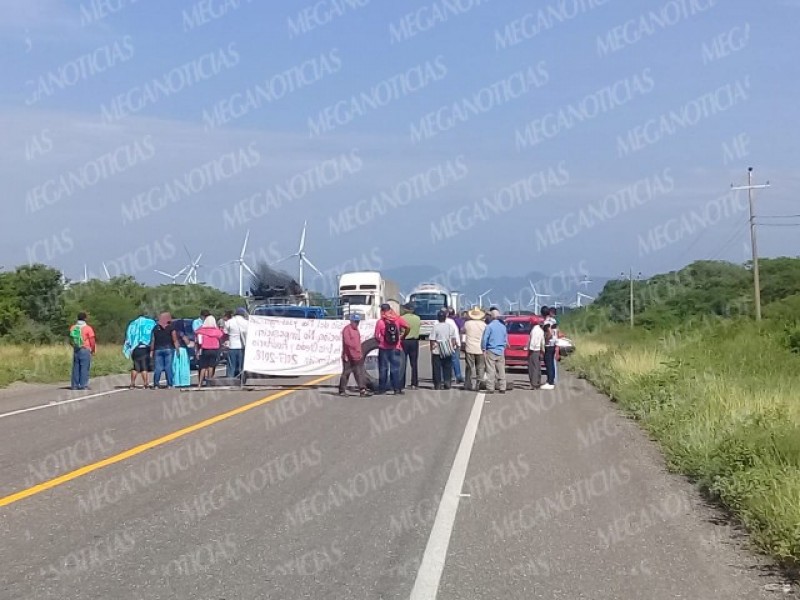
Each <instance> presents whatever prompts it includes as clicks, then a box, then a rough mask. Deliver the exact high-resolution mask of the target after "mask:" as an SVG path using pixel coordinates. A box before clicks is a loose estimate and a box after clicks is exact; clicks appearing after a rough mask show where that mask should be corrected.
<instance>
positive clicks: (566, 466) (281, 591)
mask: <svg viewBox="0 0 800 600" xmlns="http://www.w3.org/2000/svg"><path fill="white" fill-rule="evenodd" d="M512 377H513V378H515V379H517V380H519V381H521V380H522V377H521V376H519V375H518V376H512ZM110 381H113V380H110ZM309 381H310V380H286V381H283V380H273V381H271V382H270V384H271V387H272V389H260V390H250V391H231V390H224V391H200V390H195V391H191V392H178V391H144V390H138V391H128V390H120V391H114V393H112V394H107V395H103V396H96V397H94V398H90V399H88V400H83V401H77V402H71V403H67V404H59V405H53V406H49V407H48V408H36V409H35V410H29V411H28V412H16V413H15V414H11V415H9V416H3V414H8V412H9V411H12V410H13V411H19V410H25V409H26V408H34V407H37V406H43V405H46V404H47V403H48V401H52V400H59V401H63V400H67V399H68V398H67V397H66V396H64V394H65V392H63V391H60V390H57V389H56V388H52V387H51V388H47V387H41V388H36V389H35V390H34V391H33V392H31V393H28V394H27V395H26V394H24V393H22V394H21V393H17V394H16V395H14V396H13V398H12V400H10V401H9V402H8V403H7V404H5V405H4V404H0V456H1V458H0V469H1V471H0V472H2V476H0V536H1V537H2V545H0V597H2V598H4V599H29V598H36V599H40V598H59V599H72V598H75V599H77V598H81V599H87V598H97V599H101V598H102V599H104V600H105V599H109V598H115V599H127V598H131V599H134V598H135V599H145V598H147V599H158V598H192V599H195V598H196V599H208V600H222V599H224V600H233V599H251V598H271V599H272V598H274V599H294V598H320V599H336V598H343V599H390V598H392V599H394V598H403V599H407V598H414V599H423V598H440V599H442V600H445V599H446V600H455V599H483V598H486V599H517V598H520V599H522V598H524V599H533V598H550V599H560V598H564V599H578V598H581V599H584V598H585V599H593V600H601V599H602V600H605V599H624V600H634V599H637V600H638V599H640V598H649V599H653V600H662V599H667V598H683V599H686V598H689V599H696V600H704V599H709V600H710V599H712V598H714V599H716V598H728V599H739V598H741V599H744V598H747V599H753V598H770V597H775V594H774V593H769V592H765V591H764V586H765V585H768V584H774V583H775V582H777V581H779V579H778V578H777V577H776V576H775V575H774V574H772V573H771V570H770V569H769V568H768V566H766V565H765V564H764V563H763V561H761V560H759V559H757V558H755V557H753V556H752V555H751V554H750V553H748V552H747V551H746V550H745V549H743V548H742V547H741V546H742V541H741V540H740V539H739V536H737V534H736V532H733V531H731V530H730V529H729V528H728V527H726V526H724V525H717V524H714V520H715V519H716V518H717V517H718V515H717V514H716V512H715V511H713V510H712V509H710V508H708V507H706V506H705V505H704V504H703V503H702V502H701V501H700V500H699V499H698V497H697V495H696V494H695V493H694V492H693V491H692V488H691V486H690V485H688V484H687V483H685V482H684V481H683V480H682V479H680V478H678V477H676V476H672V475H669V474H667V473H666V472H665V470H664V467H663V463H662V460H661V458H660V457H659V454H658V452H657V451H656V449H655V447H654V446H653V444H652V443H651V442H650V441H648V440H647V439H646V436H644V435H643V434H642V433H641V432H640V431H639V429H638V428H637V427H636V426H635V425H634V424H632V423H630V422H629V421H627V420H625V419H624V418H623V417H621V416H620V415H619V414H618V413H617V412H616V410H615V408H614V407H613V405H612V404H611V403H610V402H609V401H608V400H607V399H606V398H604V397H602V396H601V395H599V394H597V393H596V392H595V391H593V390H592V389H591V388H590V387H589V386H588V385H586V384H585V383H584V382H582V381H578V380H575V379H574V378H572V377H570V376H569V375H566V374H564V375H563V377H562V381H561V382H560V386H559V389H558V390H557V391H555V392H545V391H539V392H535V393H534V392H531V391H529V390H526V389H521V388H522V386H517V387H518V389H515V390H514V391H512V392H510V393H508V394H505V395H499V394H495V395H491V396H486V397H485V398H484V396H483V395H482V394H481V395H476V394H474V393H468V392H463V391H449V392H434V391H433V390H430V389H423V390H419V391H416V392H410V391H409V392H408V393H407V394H406V395H405V396H403V397H393V396H385V397H374V398H366V399H362V398H359V397H357V396H351V397H348V398H340V397H338V396H337V395H336V394H335V389H333V387H331V386H332V384H333V383H334V382H333V380H330V379H329V380H325V381H317V382H316V383H315V384H314V385H313V386H312V387H308V388H302V389H298V390H296V391H292V390H291V389H290V387H289V386H292V385H298V384H305V383H309ZM428 385H429V384H428ZM94 387H95V390H94V391H93V393H103V390H100V391H99V392H98V389H99V388H98V385H95V386H94ZM0 402H2V398H0Z"/></svg>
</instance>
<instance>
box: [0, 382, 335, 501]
mask: <svg viewBox="0 0 800 600" xmlns="http://www.w3.org/2000/svg"><path fill="white" fill-rule="evenodd" d="M331 377H333V375H323V376H322V377H318V378H316V379H312V380H311V381H309V382H308V383H305V384H303V385H300V386H297V387H293V388H289V389H287V390H283V391H280V392H278V393H277V394H272V395H271V396H266V397H264V398H261V399H260V400H255V401H253V402H251V403H249V404H244V405H242V406H239V407H237V408H234V409H232V410H229V411H228V412H224V413H222V414H219V415H216V416H214V417H210V418H208V419H205V420H204V421H200V422H199V423H195V424H194V425H189V426H188V427H184V428H183V429H178V430H177V431H173V432H172V433H168V434H166V435H164V436H161V437H160V438H156V439H154V440H150V441H149V442H145V443H144V444H139V445H138V446H134V447H133V448H129V449H128V450H125V451H123V452H120V453H119V454H115V455H113V456H109V457H108V458H104V459H103V460H99V461H97V462H94V463H91V464H89V465H84V466H83V467H81V468H79V469H75V470H74V471H70V472H69V473H64V474H63V475H60V476H58V477H55V478H54V479H50V480H48V481H43V482H42V483H39V484H37V485H34V486H32V487H29V488H27V489H24V490H21V491H19V492H16V493H14V494H11V495H10V496H5V497H4V498H0V507H2V506H8V505H9V504H13V503H14V502H18V501H20V500H24V499H25V498H30V497H31V496H35V495H36V494H41V493H42V492H44V491H47V490H49V489H51V488H54V487H56V486H59V485H62V484H64V483H67V482H69V481H72V480H73V479H77V478H78V477H83V476H84V475H88V474H89V473H92V472H94V471H97V470H98V469H102V468H103V467H108V466H110V465H113V464H116V463H118V462H122V461H123V460H126V459H128V458H131V457H133V456H136V455H137V454H141V453H142V452H146V451H147V450H151V449H152V448H157V447H158V446H162V445H164V444H166V443H168V442H171V441H173V440H177V439H178V438H181V437H183V436H185V435H188V434H190V433H193V432H195V431H198V430H200V429H204V428H206V427H210V426H211V425H214V424H215V423H219V422H220V421H224V420H225V419H230V418H231V417H235V416H236V415H240V414H242V413H243V412H247V411H248V410H252V409H254V408H257V407H259V406H262V405H264V404H266V403H267V402H272V401H273V400H277V399H278V398H282V397H284V396H288V395H289V394H291V393H292V392H297V391H300V390H302V389H303V388H304V387H308V386H312V385H316V384H317V383H321V382H323V381H325V380H326V379H330V378H331Z"/></svg>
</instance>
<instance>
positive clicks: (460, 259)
mask: <svg viewBox="0 0 800 600" xmlns="http://www.w3.org/2000/svg"><path fill="white" fill-rule="evenodd" d="M0 10H2V12H3V18H2V22H0V52H1V53H2V56H3V57H4V60H3V61H2V64H3V70H2V78H0V123H1V124H2V131H3V136H2V139H0V158H2V160H1V161H0V175H1V176H2V180H3V181H4V186H3V193H4V199H3V206H4V207H5V209H6V218H5V219H3V224H2V226H1V227H2V236H1V237H0V245H1V246H2V256H3V258H2V264H3V266H4V267H5V268H9V267H12V266H14V265H17V264H23V263H27V262H29V261H32V260H33V261H41V262H46V263H49V264H52V265H54V266H57V267H59V268H62V269H64V270H65V272H66V273H67V275H68V276H71V277H73V278H76V279H77V278H80V277H81V276H82V273H83V266H84V264H86V265H87V266H88V269H89V270H90V272H91V273H93V274H100V272H101V270H102V263H104V262H105V263H106V265H107V267H108V268H109V270H110V271H113V273H112V274H117V273H122V272H126V273H129V274H132V275H134V276H135V277H137V278H138V279H140V280H143V281H148V282H155V281H159V280H160V279H159V276H158V275H156V274H155V273H154V272H153V270H154V269H163V270H165V271H169V272H174V271H177V270H178V269H180V268H182V267H183V266H184V265H185V264H186V263H187V262H188V259H187V256H186V251H185V250H184V248H183V246H184V245H186V246H187V247H188V249H189V252H190V253H191V254H193V255H194V254H197V253H200V252H202V253H203V257H202V260H201V264H202V265H203V266H202V268H201V271H200V278H201V279H204V280H207V281H209V282H210V283H213V284H215V285H220V286H223V287H227V288H229V289H234V288H235V287H236V281H237V279H236V275H235V273H236V271H235V268H234V267H230V268H224V269H222V268H220V267H219V265H221V264H222V263H224V262H226V261H230V260H232V259H234V258H236V257H237V255H238V253H239V250H240V248H241V244H242V239H243V238H244V235H245V231H247V230H250V244H249V247H248V252H247V261H248V263H249V264H254V263H255V262H256V261H257V260H259V259H265V260H268V261H274V260H277V259H278V258H280V257H282V256H284V255H287V254H291V253H293V252H295V251H296V250H297V244H298V241H299V236H300V230H301V228H302V226H303V222H304V221H308V234H307V244H306V252H307V255H308V258H309V259H311V260H312V261H313V262H314V264H315V265H316V266H318V267H319V268H320V270H322V271H324V272H325V273H326V274H330V273H335V272H341V271H343V270H353V269H362V268H389V267H400V266H405V265H414V264H420V265H432V266H434V267H441V268H442V270H443V271H444V270H447V269H449V268H453V267H457V266H459V265H462V266H463V265H469V264H475V263H476V262H480V263H482V264H485V265H487V267H488V270H489V272H490V273H491V275H493V276H501V275H517V274H518V275H522V274H525V273H528V272H531V271H540V272H544V273H550V272H555V271H559V270H562V271H563V270H570V269H572V270H575V269H577V267H578V265H580V269H581V270H583V271H587V272H588V273H590V274H595V275H597V276H614V275H616V274H618V273H619V272H620V271H621V270H623V269H627V268H629V267H632V268H633V269H634V270H635V271H641V272H643V273H645V274H653V273H657V272H663V271H666V270H670V269H675V268H680V267H681V266H683V265H685V264H687V263H688V262H691V260H694V259H699V258H720V259H727V260H732V261H735V262H743V261H744V260H746V259H747V258H748V251H747V249H748V248H749V238H748V236H747V223H746V221H747V210H746V203H744V202H742V200H744V197H743V196H742V197H741V198H737V197H730V196H726V194H728V188H729V185H730V184H731V183H736V184H742V183H744V182H745V181H746V169H747V167H748V166H753V167H754V168H755V171H754V175H755V182H756V183H762V182H763V181H764V180H767V179H768V180H769V181H770V183H771V184H772V187H771V188H770V189H768V190H765V191H762V192H757V195H756V198H757V207H758V210H757V214H759V215H771V216H774V215H791V214H798V213H800V207H799V206H798V201H797V198H798V196H797V193H798V190H799V189H800V174H798V171H797V167H796V165H797V164H798V159H799V158H800V156H799V155H798V154H799V153H800V149H798V144H797V143H796V139H795V138H796V135H797V125H798V117H797V113H796V108H795V106H794V105H795V104H796V102H795V98H796V96H797V92H798V90H797V89H796V88H797V86H798V82H800V72H798V71H800V64H799V63H798V62H797V59H796V57H797V56H798V50H800V41H798V36H797V31H798V30H799V29H800V2H797V1H794V0H767V1H765V2H761V3H758V8H757V10H754V9H753V3H752V2H745V1H744V0H725V1H724V2H723V1H722V0H716V1H715V0H653V1H651V0H647V1H640V2H635V3H634V2H622V1H621V0H606V1H603V0H561V1H557V0H552V1H550V2H546V1H542V2H535V3H533V2H522V1H505V2H501V1H500V0H484V1H480V0H437V1H425V2H423V1H418V0H414V1H404V2H391V3H390V2H386V1H382V2H381V1H378V0H319V1H317V2H305V1H303V0H300V1H295V2H281V3H265V2H255V1H252V2H248V1H247V0H226V1H223V0H201V1H200V2H190V1H184V0H180V1H175V2H169V3H156V2H152V0H138V1H133V0H103V1H99V0H94V2H91V0H85V1H84V2H82V3H81V2H63V1H59V0H19V1H15V0H0ZM87 15H93V16H94V17H99V18H95V20H94V21H93V22H86V21H87ZM526 15H527V16H526ZM403 23H406V27H407V29H406V31H407V32H409V33H411V35H410V37H408V39H403V40H398V39H396V38H397V36H398V33H397V32H400V31H403V27H402V24H403ZM303 27H306V29H307V31H305V32H301V31H300V29H302V28H303ZM293 31H294V32H293ZM393 31H394V32H395V33H394V37H395V39H393ZM515 32H516V33H515ZM515 35H516V38H514V36H515ZM512 39H513V40H514V41H515V42H516V43H514V44H509V42H510V41H512ZM498 40H501V41H500V42H498ZM502 40H505V44H506V47H503V44H504V42H503V41H502ZM598 40H600V42H598ZM613 40H617V41H616V44H617V46H618V48H617V49H616V51H606V52H605V53H604V52H603V48H604V47H605V48H610V47H611V46H610V45H609V44H611V45H613V44H614V43H615V42H614V41H613ZM715 40H716V41H715ZM204 55H205V56H206V58H204V59H201V57H203V56H204ZM82 57H83V58H82ZM202 61H205V62H202ZM309 61H310V62H309ZM200 63H202V65H205V66H203V67H202V69H204V70H202V71H197V69H198V68H199V67H197V65H198V64H200ZM212 63H213V64H212ZM426 63H427V65H428V66H427V67H426V68H422V71H421V72H420V73H413V74H409V71H411V70H412V69H413V68H414V67H415V66H419V65H425V64H426ZM304 64H305V67H304V70H303V71H301V73H302V74H301V75H300V76H298V75H297V71H292V69H294V68H297V67H300V66H302V65H304ZM181 65H189V66H187V67H186V69H188V70H187V71H185V72H184V75H183V76H181V75H180V74H177V72H173V74H172V79H171V80H169V77H168V76H169V74H170V72H171V71H172V70H173V69H175V68H177V67H180V66H181ZM193 65H194V66H193ZM190 72H194V73H195V75H194V76H193V77H194V79H192V80H191V85H190V84H189V79H191V78H192V75H188V76H187V75H186V73H190ZM198 72H202V73H205V75H202V76H199V75H197V73H198ZM287 72H290V73H292V72H293V73H294V74H293V75H292V74H287ZM421 73H423V74H424V75H421ZM515 73H519V74H527V76H528V82H529V83H528V85H527V86H526V87H525V88H524V91H519V92H516V93H515V94H516V95H513V96H512V95H509V94H508V93H506V92H498V91H497V89H500V88H502V89H509V88H508V85H509V83H508V82H509V81H510V78H511V77H512V75H513V74H515ZM392 76H397V77H395V79H394V84H392V83H391V78H392ZM520 76H521V75H520ZM181 77H183V79H182V78H181ZM187 77H188V79H187ZM414 78H417V79H414ZM417 80H420V81H424V84H423V85H420V86H415V85H412V84H411V83H409V82H411V81H417ZM155 81H158V82H161V86H162V90H165V89H166V90H168V93H164V94H162V95H161V96H160V97H159V98H157V99H156V100H154V101H150V102H147V103H146V105H145V106H141V107H140V109H137V110H135V111H130V110H129V111H128V113H129V114H125V115H122V116H121V117H120V118H117V119H113V120H111V121H109V120H108V119H105V120H104V118H103V111H102V107H103V106H105V107H109V106H112V105H113V103H114V99H115V98H119V97H121V96H122V97H125V95H126V94H129V92H130V94H129V95H128V98H134V100H135V98H141V97H142V92H141V89H142V86H144V85H145V84H148V85H150V86H152V85H154V83H153V82H155ZM503 81H505V82H506V83H505V84H503V83H502V82H503ZM516 81H521V79H518V80H516ZM533 81H535V82H536V83H535V84H534V83H531V82H533ZM268 82H271V84H270V85H271V87H270V85H268ZM298 82H302V83H303V85H299V84H298ZM498 82H500V83H498ZM616 82H621V83H619V84H618V85H617V87H616V88H614V89H616V90H617V91H616V92H614V94H615V95H614V96H609V93H610V92H609V89H611V88H612V86H613V85H614V84H615V83H616ZM495 83H497V85H498V86H500V87H499V88H497V87H496V88H495V92H492V91H491V90H492V88H491V86H492V84H495ZM281 85H288V86H289V87H291V86H292V85H294V86H295V87H296V89H294V90H292V91H286V90H282V89H281V88H280V86H281ZM504 85H505V86H506V87H505V88H503V86H504ZM631 85H632V86H633V88H634V91H633V92H630V91H628V92H623V91H621V90H622V89H623V87H626V88H627V89H629V90H630V86H631ZM255 86H260V89H261V92H262V93H263V94H265V96H263V97H266V95H269V94H271V97H272V101H269V102H266V101H264V102H262V103H261V104H259V105H251V106H250V108H249V109H246V110H245V109H243V108H242V106H244V104H243V98H244V96H238V95H237V94H239V93H243V92H245V91H247V90H251V91H254V90H255V89H256V88H255ZM393 86H394V87H393ZM481 90H483V91H481ZM254 93H255V92H254ZM362 93H363V94H364V96H362ZM480 93H482V94H483V96H481V98H483V100H481V101H479V100H478V99H477V98H478V96H477V95H478V94H480ZM381 94H383V96H382V95H381ZM493 94H494V95H493ZM263 97H262V99H263ZM365 97H366V98H368V99H369V98H371V99H372V102H373V106H372V107H368V106H367V104H365V103H366V102H368V100H365V99H364V98H365ZM610 97H612V98H614V100H613V101H611V104H609V100H608V98H610ZM376 99H377V100H376ZM603 103H605V104H603ZM337 105H338V109H337V108H336V107H337ZM220 106H226V107H227V110H228V111H231V110H234V108H231V107H236V109H235V110H234V112H236V113H237V114H238V113H239V112H243V113H245V114H242V115H241V116H239V117H238V118H233V119H228V121H227V122H218V123H217V125H216V126H214V127H208V122H207V121H208V116H207V117H206V119H205V120H204V111H206V115H209V114H212V113H213V111H214V108H215V107H220ZM354 106H358V107H360V108H361V109H362V110H361V112H362V113H363V114H360V115H355V116H354V115H353V113H354V108H353V107H354ZM365 106H367V108H364V107H365ZM326 107H327V113H326ZM470 107H471V108H470ZM440 109H441V110H440ZM219 110H221V111H222V112H219V114H224V110H222V109H219ZM337 111H338V112H337ZM437 111H438V112H437ZM559 113H560V117H559ZM228 114H229V116H230V114H232V113H230V112H229V113H228ZM326 114H327V117H326ZM337 114H338V115H339V118H340V119H341V120H340V121H339V122H337V123H335V126H334V127H332V128H331V129H330V130H329V131H327V132H325V133H322V134H320V135H313V131H312V130H313V127H312V126H311V125H310V124H309V122H312V123H314V122H316V123H320V122H323V121H324V120H325V119H326V118H327V119H333V120H335V119H336V118H337V117H336V115H337ZM343 115H346V118H345V117H343ZM426 115H430V116H429V117H428V119H427V122H428V124H429V127H434V128H438V129H439V131H438V133H437V135H434V136H432V137H430V138H429V139H417V140H415V139H413V135H412V130H413V129H414V128H416V130H417V131H420V130H421V128H423V123H425V119H426ZM454 115H461V116H462V117H464V118H463V119H462V120H461V121H459V120H458V119H457V118H456V116H454ZM662 117H663V118H662ZM437 119H438V120H437ZM224 120H225V119H223V121H224ZM558 123H560V124H561V127H560V128H559V129H557V130H554V129H553V128H554V127H556V124H558ZM431 124H433V125H431ZM442 124H449V125H452V126H443V125H442ZM526 131H527V132H528V134H527V135H528V138H529V140H530V139H533V138H532V137H531V136H534V137H535V136H536V135H538V139H537V140H536V142H535V143H527V144H525V143H523V144H522V145H521V144H520V142H519V139H520V138H521V137H522V138H525V136H526V133H525V132H526ZM535 131H538V132H539V133H538V134H535V133H532V132H535ZM542 131H550V133H549V134H546V135H544V134H542V133H541V132H542ZM636 139H638V140H639V144H640V145H641V147H638V148H637V149H636V150H635V151H628V152H625V151H624V150H621V147H622V146H625V144H626V143H627V144H628V145H629V146H630V144H631V142H630V140H636ZM620 140H622V141H620ZM625 140H628V141H627V142H626V141H625ZM642 140H649V142H650V143H648V142H646V141H645V142H643V141H642ZM120 148H123V150H121V151H117V149H120ZM115 151H117V154H116V155H115V156H117V157H119V156H120V155H121V154H120V152H122V153H123V154H125V156H128V157H129V156H131V154H130V152H134V154H135V156H136V158H134V159H130V158H127V159H125V160H123V161H122V164H123V166H122V167H119V164H120V163H119V162H117V163H115V164H117V168H112V169H110V170H109V167H108V162H107V161H108V160H110V159H109V158H107V155H109V153H111V154H113V153H114V152H115ZM224 155H228V158H226V159H224V160H227V161H228V162H227V163H226V164H228V165H229V169H232V171H230V172H226V173H225V174H224V175H221V176H220V175H219V171H216V173H217V175H209V173H212V171H213V170H214V168H218V167H206V171H205V175H203V173H201V169H202V166H203V165H208V164H209V162H213V161H220V160H222V158H221V157H223V156H224ZM103 156H106V158H102V157H103ZM115 160H117V159H115ZM103 161H106V163H105V167H103V164H102V163H103ZM315 165H317V167H316V170H315ZM319 165H327V166H325V167H320V166H319ZM104 168H105V171H103V169H104ZM208 169H211V170H208ZM320 169H323V170H324V169H327V171H325V172H327V173H328V175H322V174H321V173H322V172H323V171H320ZM437 169H438V170H437ZM442 169H444V171H443V170H442ZM193 170H194V175H191V174H192V172H193ZM101 172H102V173H103V174H102V175H98V173H101ZM432 172H435V175H431V173H432ZM442 173H445V175H442ZM190 177H195V179H194V183H190V182H189V178H190ZM415 177H416V178H415ZM442 177H444V181H445V183H441V182H442ZM176 181H177V182H180V181H183V182H184V186H183V187H184V189H190V191H189V192H187V193H185V194H183V195H181V196H180V197H179V198H177V199H176V200H175V201H172V200H169V201H165V200H164V197H165V190H164V186H165V184H170V183H171V185H172V187H173V188H174V187H175V185H178V184H176V183H175V182H176ZM292 181H294V183H293V184H291V182H292ZM404 181H405V183H401V182H404ZM414 181H416V184H415V185H416V186H417V191H416V192H414V193H411V192H409V190H410V189H411V186H412V183H413V182H414ZM433 181H439V182H440V184H441V185H438V186H437V185H436V184H434V183H432V182H433ZM521 181H523V182H524V181H527V182H528V184H527V187H526V185H525V184H524V183H520V182H521ZM637 181H638V182H640V183H639V185H638V186H634V184H635V183H636V182H637ZM65 182H66V183H65ZM543 182H547V183H543ZM399 183H401V185H400V186H399V188H397V187H396V186H398V184H399ZM292 185H293V186H294V187H293V188H292ZM420 186H422V187H421V188H420ZM59 187H60V188H61V189H62V193H61V195H60V196H58V197H56V194H57V192H56V191H55V190H57V189H58V188H59ZM290 188H292V189H293V190H294V191H291V192H286V193H288V194H289V196H287V195H286V193H284V196H283V200H282V201H279V202H274V203H273V204H272V205H270V206H269V208H267V200H266V198H267V197H268V196H269V195H270V194H272V195H273V196H274V197H280V193H281V190H289V189H290ZM654 188H656V189H657V192H656V193H652V190H653V189H654ZM67 189H68V192H64V191H63V190H67ZM420 189H422V191H421V192H420ZM626 189H627V190H628V191H627V192H626V191H624V190H626ZM648 190H649V191H648ZM382 192H383V193H382ZM145 196H147V197H148V198H149V200H148V201H147V202H149V204H146V206H147V207H149V208H144V209H143V208H142V206H145V205H143V204H142V202H143V200H142V198H143V197H145ZM289 197H291V199H287V198H289ZM36 198H38V200H36ZM137 198H138V200H137ZM137 206H138V209H137V208H136V207H137ZM162 206H163V208H162ZM237 207H238V208H237ZM137 210H138V212H137ZM126 215H127V216H126ZM763 222H764V223H769V224H792V223H800V219H794V220H792V219H764V220H763ZM443 232H444V233H443ZM797 234H798V228H796V227H784V226H782V227H763V228H761V229H759V236H760V239H759V245H760V249H761V252H762V254H763V255H766V256H777V255H790V256H795V255H797V254H798V252H797V248H798V246H797V239H798V235H797ZM281 266H283V267H285V268H286V269H287V270H289V272H291V273H296V271H297V267H296V262H295V261H294V260H293V261H292V262H288V261H287V262H285V263H282V265H281ZM307 273H309V272H308V271H307ZM309 277H311V274H310V275H309ZM307 283H309V284H310V285H311V287H314V286H315V283H314V280H313V279H308V280H307ZM320 285H322V284H321V282H317V287H320Z"/></svg>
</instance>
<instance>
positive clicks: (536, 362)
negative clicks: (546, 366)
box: [528, 321, 544, 390]
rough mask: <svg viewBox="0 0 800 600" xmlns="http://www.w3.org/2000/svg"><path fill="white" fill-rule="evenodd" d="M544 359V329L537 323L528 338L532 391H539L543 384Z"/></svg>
mask: <svg viewBox="0 0 800 600" xmlns="http://www.w3.org/2000/svg"><path fill="white" fill-rule="evenodd" d="M543 358H544V329H542V326H541V325H540V324H539V322H538V321H537V322H536V323H535V324H534V326H533V329H531V335H530V337H529V338H528V379H530V382H531V389H532V390H538V389H539V387H540V386H541V384H542V359H543Z"/></svg>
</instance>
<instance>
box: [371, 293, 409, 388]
mask: <svg viewBox="0 0 800 600" xmlns="http://www.w3.org/2000/svg"><path fill="white" fill-rule="evenodd" d="M410 330H411V328H410V327H409V326H408V323H406V320H405V319H403V318H402V317H401V316H399V315H398V314H397V313H396V312H394V311H393V310H392V307H391V306H389V305H388V304H381V318H380V320H379V321H378V322H377V324H376V325H375V339H376V340H378V393H379V394H385V393H386V392H387V390H388V389H389V377H390V376H391V383H392V389H393V390H394V393H395V394H403V393H404V392H403V381H402V376H403V361H404V359H405V357H404V355H403V339H404V338H405V337H406V335H407V334H408V332H409V331H410Z"/></svg>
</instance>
